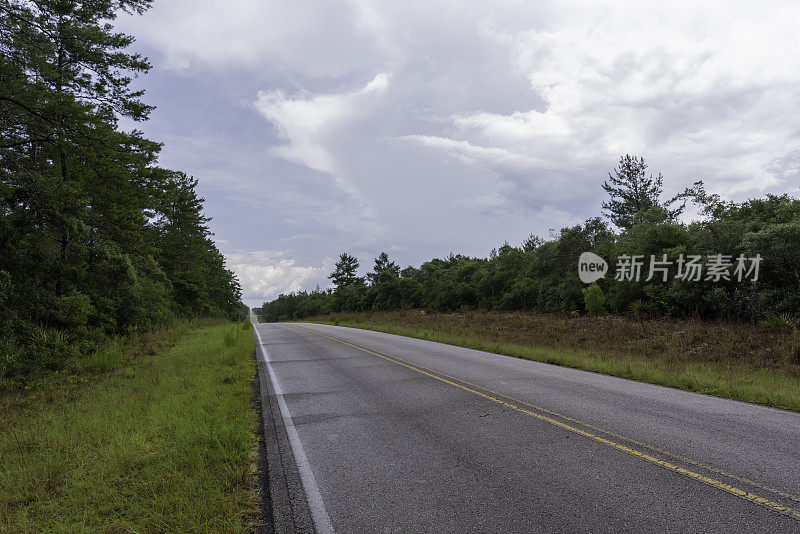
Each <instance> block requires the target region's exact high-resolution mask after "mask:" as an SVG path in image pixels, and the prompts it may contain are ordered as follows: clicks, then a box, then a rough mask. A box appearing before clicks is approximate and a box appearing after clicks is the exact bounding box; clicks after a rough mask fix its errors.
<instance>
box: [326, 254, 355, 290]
mask: <svg viewBox="0 0 800 534" xmlns="http://www.w3.org/2000/svg"><path fill="white" fill-rule="evenodd" d="M358 266H359V265H358V259H357V258H356V257H355V256H351V255H350V254H348V253H347V252H342V255H341V256H339V261H337V262H336V266H335V269H334V270H333V272H332V273H331V274H330V275H329V276H328V278H330V279H331V280H332V281H333V284H334V285H335V286H336V287H337V288H344V287H346V286H351V285H355V284H363V279H362V278H359V277H358V275H356V271H357V270H358Z"/></svg>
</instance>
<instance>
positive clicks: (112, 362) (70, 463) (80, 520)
mask: <svg viewBox="0 0 800 534" xmlns="http://www.w3.org/2000/svg"><path fill="white" fill-rule="evenodd" d="M175 343H177V344H175ZM172 344H173V346H172V348H165V347H163V346H161V347H159V348H158V350H154V351H152V353H150V354H149V355H148V353H147V352H145V355H143V356H139V357H136V358H132V359H127V360H126V358H125V356H124V352H123V350H122V348H121V347H120V346H119V345H115V344H111V345H109V346H108V347H105V348H103V349H100V350H98V352H96V353H95V354H92V355H91V356H89V357H87V358H85V359H84V360H83V361H82V363H81V365H82V366H83V367H84V371H85V372H84V373H83V374H76V375H72V376H74V377H75V380H63V381H61V382H60V383H55V382H51V383H48V386H47V388H46V389H44V390H41V391H34V392H26V391H19V392H12V393H8V392H6V393H5V394H4V395H3V396H2V397H0V409H2V411H3V417H2V422H0V531H2V532H31V533H34V532H36V533H38V532H142V533H144V532H243V531H248V530H249V529H251V528H252V524H253V520H254V519H253V518H254V517H255V516H254V509H255V504H256V500H255V492H254V486H253V485H254V483H255V482H254V476H253V467H252V466H253V456H252V455H253V451H254V450H255V438H254V430H255V416H254V413H253V407H252V382H251V380H252V377H253V372H254V362H253V360H252V351H253V338H252V335H251V334H250V332H249V328H247V329H244V328H242V327H241V326H240V325H239V324H231V323H227V324H218V325H211V326H209V325H205V326H202V327H199V328H198V327H196V326H195V327H193V328H188V327H187V328H185V331H184V332H182V333H181V335H180V336H178V337H177V338H176V339H175V340H174V341H173V343H172ZM162 345H163V344H162ZM109 370H110V371H109ZM103 371H109V372H105V373H103ZM97 373H101V374H97Z"/></svg>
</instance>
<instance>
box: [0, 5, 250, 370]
mask: <svg viewBox="0 0 800 534" xmlns="http://www.w3.org/2000/svg"><path fill="white" fill-rule="evenodd" d="M149 5H150V1H149V0H115V1H111V0H98V1H94V2H90V3H86V2H36V1H33V0H0V331H1V332H2V334H3V335H2V337H3V338H5V339H10V340H11V344H12V345H13V346H14V347H15V348H13V349H8V350H9V352H10V353H13V354H14V355H15V356H13V358H11V357H9V358H6V363H5V364H3V368H4V369H5V371H2V372H3V374H4V375H7V374H8V373H9V372H10V371H9V369H11V368H12V367H13V369H15V371H14V373H17V374H19V373H23V374H24V373H27V372H30V371H35V370H36V369H37V368H47V369H50V368H57V367H59V365H60V364H59V360H63V359H65V358H67V357H68V356H69V354H71V353H72V352H74V351H75V350H79V349H80V350H84V349H87V350H91V347H89V346H84V345H86V343H85V342H86V339H87V336H88V335H89V332H91V331H94V330H97V329H99V330H101V331H103V332H104V333H105V334H109V335H112V334H118V333H124V332H126V331H128V330H130V329H133V328H138V327H143V326H147V325H151V324H157V323H161V322H165V321H169V320H171V319H172V318H173V317H176V316H201V315H213V316H229V317H232V316H234V315H235V314H241V306H242V305H241V302H240V288H239V284H238V282H237V281H236V279H235V277H234V275H233V273H231V272H230V271H229V270H228V269H226V268H225V265H224V261H223V258H222V255H221V254H220V252H219V251H218V250H217V248H216V246H215V245H214V243H213V241H212V240H211V234H210V232H209V230H208V226H207V223H208V220H209V219H208V218H206V217H205V216H204V215H203V214H202V208H203V199H202V198H199V197H198V196H197V194H196V185H197V181H196V180H194V179H193V178H190V177H188V176H186V175H185V174H184V173H181V172H175V171H169V170H166V169H161V168H159V167H157V165H156V164H157V157H158V153H159V150H160V147H161V146H160V144H159V143H156V142H153V141H150V140H147V139H145V138H144V137H143V136H142V135H141V133H140V132H138V131H136V130H133V131H130V132H127V131H123V130H121V129H120V128H119V126H118V122H119V119H120V118H123V117H124V118H127V119H130V120H134V121H141V120H145V119H147V116H148V114H149V112H150V111H151V109H152V107H151V106H148V105H146V104H144V103H143V102H142V101H141V97H142V92H141V91H139V90H135V89H133V88H132V87H131V80H132V79H133V77H135V76H137V75H139V74H142V73H145V72H147V70H148V69H149V68H150V66H149V64H148V62H147V60H146V59H145V58H143V57H141V56H139V55H138V54H131V53H128V52H127V51H126V49H127V47H128V46H129V45H130V44H131V43H132V42H133V37H131V36H128V35H124V34H121V33H116V32H115V31H114V29H113V26H112V25H111V22H113V20H114V19H115V18H116V16H117V14H118V13H120V10H122V11H127V12H135V13H141V12H143V11H144V10H146V9H147V8H148V7H149ZM37 325H41V327H42V328H45V329H49V330H47V331H58V332H65V333H68V334H69V336H70V341H69V342H66V341H64V340H60V339H59V338H58V336H57V335H55V334H52V335H51V334H48V335H42V331H38V330H36V328H39V326H37ZM12 359H13V361H14V362H15V363H14V364H13V365H11V364H9V363H8V362H9V361H11V360H12Z"/></svg>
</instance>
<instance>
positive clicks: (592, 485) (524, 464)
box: [255, 323, 800, 533]
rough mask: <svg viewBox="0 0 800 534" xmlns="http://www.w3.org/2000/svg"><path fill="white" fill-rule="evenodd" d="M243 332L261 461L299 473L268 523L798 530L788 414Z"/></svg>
mask: <svg viewBox="0 0 800 534" xmlns="http://www.w3.org/2000/svg"><path fill="white" fill-rule="evenodd" d="M255 329H256V334H257V335H256V345H257V348H256V354H257V357H258V358H259V365H260V366H261V371H260V372H261V373H262V374H261V376H262V382H268V384H266V385H262V386H265V387H267V388H268V390H269V397H270V398H271V401H270V402H271V404H272V405H273V410H272V413H273V414H274V420H275V421H277V424H276V428H277V427H280V434H281V435H283V436H284V441H285V444H284V445H283V451H284V452H283V455H282V457H281V458H278V456H280V455H279V454H277V453H275V451H273V453H274V454H273V455H272V457H273V459H272V462H273V464H274V463H277V462H281V463H284V464H287V465H289V464H290V467H288V468H287V467H286V465H284V466H283V467H282V468H281V469H284V470H285V471H286V472H287V473H288V474H286V475H282V476H283V478H285V479H286V480H285V484H286V485H288V486H291V485H292V480H295V481H296V482H295V486H299V487H295V488H294V489H292V488H289V491H288V493H287V495H289V497H287V498H286V499H285V501H286V503H287V504H285V507H286V510H285V511H284V512H281V511H280V510H279V509H278V507H279V506H282V505H281V504H280V496H279V495H275V496H273V499H275V502H273V508H274V511H276V513H277V514H278V515H281V514H283V516H282V517H283V523H282V525H283V526H281V525H279V528H278V530H283V531H287V532H288V531H295V532H296V531H316V532H319V533H326V532H356V533H361V532H403V533H411V532H431V533H443V532H458V533H466V532H660V533H664V532H769V533H774V532H800V414H797V413H793V412H787V411H783V410H778V409H773V408H767V407H763V406H758V405H754V404H748V403H744V402H738V401H732V400H727V399H721V398H716V397H711V396H707V395H700V394H696V393H690V392H685V391H680V390H676V389H671V388H665V387H660V386H655V385H651V384H644V383H639V382H634V381H630V380H625V379H621V378H614V377H608V376H603V375H599V374H595V373H589V372H585V371H579V370H574V369H567V368H563V367H558V366H554V365H548V364H544V363H538V362H532V361H527V360H523V359H517V358H511V357H507V356H498V355H495V354H489V353H486V352H480V351H475V350H470V349H464V348H459V347H454V346H450V345H444V344H439V343H432V342H428V341H422V340H417V339H411V338H406V337H401V336H394V335H389V334H383V333H378V332H371V331H366V330H358V329H351V328H342V327H336V326H328V325H318V324H302V323H293V324H288V323H281V324H256V325H255ZM265 417H266V416H265ZM287 451H291V452H287ZM270 469H272V470H275V469H276V466H275V465H271V466H270ZM290 471H291V472H290ZM276 477H277V476H276V475H275V474H274V473H272V478H273V479H275V478H276ZM275 484H276V483H275V481H274V480H273V485H275ZM300 500H302V501H303V503H302V506H298V505H297V502H298V501H300ZM292 501H294V503H295V504H293V505H291V506H290V504H291V502H292ZM289 508H291V509H292V510H293V511H292V510H289ZM301 509H302V510H305V514H306V515H307V516H308V517H307V519H306V520H305V521H306V522H305V523H303V519H302V518H298V517H295V518H294V519H292V518H291V517H290V516H292V515H295V516H298V515H301V512H300V510H301Z"/></svg>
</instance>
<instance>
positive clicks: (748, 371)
mask: <svg viewBox="0 0 800 534" xmlns="http://www.w3.org/2000/svg"><path fill="white" fill-rule="evenodd" d="M310 320H311V321H313V322H318V323H325V324H333V325H339V326H349V327H354V328H364V329H368V330H377V331H380V332H388V333H391V334H398V335H403V336H409V337H416V338H420V339H427V340H430V341H437V342H441V343H448V344H451V345H458V346H462V347H468V348H473V349H478V350H484V351H488V352H493V353H497V354H506V355H509V356H516V357H520V358H526V359H530V360H536V361H541V362H547V363H553V364H558V365H564V366H567V367H574V368H577V369H584V370H587V371H595V372H599V373H603V374H608V375H614V376H621V377H624V378H630V379H634V380H640V381H644V382H650V383H654V384H661V385H664V386H670V387H676V388H681V389H686V390H690V391H697V392H700V393H707V394H710V395H717V396H721V397H728V398H731V399H737V400H742V401H747V402H756V403H760V404H765V405H769V406H775V407H778V408H785V409H790V410H795V411H800V365H798V363H797V361H796V359H794V357H793V355H794V354H795V352H796V350H797V344H798V336H797V330H796V329H795V328H794V327H792V326H788V325H786V324H782V323H779V322H776V323H765V324H761V325H747V324H738V325H736V324H734V325H732V324H730V323H724V322H709V321H702V320H696V319H695V320H666V319H629V318H624V317H612V316H607V317H569V316H564V315H543V314H535V313H530V312H527V313H526V312H476V311H468V312H458V313H436V312H426V311H423V310H403V311H383V312H369V313H341V314H330V315H325V316H320V317H315V318H312V319H310Z"/></svg>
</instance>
